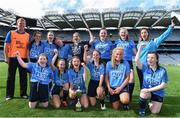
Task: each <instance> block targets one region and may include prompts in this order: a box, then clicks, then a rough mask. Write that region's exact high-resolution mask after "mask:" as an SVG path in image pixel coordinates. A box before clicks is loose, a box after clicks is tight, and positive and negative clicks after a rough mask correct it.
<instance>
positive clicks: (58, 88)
mask: <svg viewBox="0 0 180 118" xmlns="http://www.w3.org/2000/svg"><path fill="white" fill-rule="evenodd" d="M62 89H63V87H62V86H57V85H55V86H53V89H52V95H59V93H60V92H61V90H62Z"/></svg>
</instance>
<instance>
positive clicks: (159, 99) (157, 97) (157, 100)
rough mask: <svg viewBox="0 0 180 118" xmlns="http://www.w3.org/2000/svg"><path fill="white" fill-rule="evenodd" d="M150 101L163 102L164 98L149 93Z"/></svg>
mask: <svg viewBox="0 0 180 118" xmlns="http://www.w3.org/2000/svg"><path fill="white" fill-rule="evenodd" d="M151 101H155V102H163V101H164V98H163V97H161V96H159V95H156V94H154V93H153V92H151Z"/></svg>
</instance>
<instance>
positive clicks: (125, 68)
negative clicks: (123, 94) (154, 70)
mask: <svg viewBox="0 0 180 118" xmlns="http://www.w3.org/2000/svg"><path fill="white" fill-rule="evenodd" d="M129 73H130V68H129V63H128V62H127V61H125V60H124V61H123V62H122V63H120V64H118V65H116V67H115V68H114V69H113V68H112V62H111V61H109V62H108V63H107V65H106V74H108V76H109V83H110V86H111V87H113V88H117V87H119V86H121V85H122V83H123V82H124V80H125V79H126V75H127V74H129Z"/></svg>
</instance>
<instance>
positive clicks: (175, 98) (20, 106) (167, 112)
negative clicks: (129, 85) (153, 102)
mask: <svg viewBox="0 0 180 118" xmlns="http://www.w3.org/2000/svg"><path fill="white" fill-rule="evenodd" d="M163 66H164V65H163ZM164 67H165V68H166V69H167V71H168V76H169V82H168V85H167V88H166V96H165V100H164V103H163V106H162V109H161V112H160V113H159V114H158V115H152V114H150V112H149V111H148V110H147V116H148V117H155V116H156V117H180V66H172V65H168V66H164ZM6 80H7V64H5V63H2V62H1V63H0V117H138V96H139V81H138V78H137V75H136V71H135V89H134V93H133V100H132V103H131V106H130V107H131V108H130V110H129V111H123V110H122V109H120V110H113V109H112V108H111V105H110V103H108V102H106V106H107V109H106V111H101V110H100V105H99V104H97V105H96V106H95V107H89V108H88V109H87V110H85V111H83V112H75V111H74V110H73V107H69V108H59V109H54V108H53V107H52V105H49V107H48V108H47V109H43V108H39V107H38V108H36V109H29V108H28V100H25V99H20V98H19V78H18V74H17V76H16V86H15V87H16V88H15V99H13V100H10V101H5V92H6ZM28 90H29V87H28Z"/></svg>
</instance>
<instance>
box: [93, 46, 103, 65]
mask: <svg viewBox="0 0 180 118" xmlns="http://www.w3.org/2000/svg"><path fill="white" fill-rule="evenodd" d="M94 51H96V52H98V53H99V56H100V58H99V65H100V64H104V63H103V61H102V60H101V52H100V51H98V50H93V52H94ZM93 52H92V53H93ZM92 63H93V64H94V61H92Z"/></svg>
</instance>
